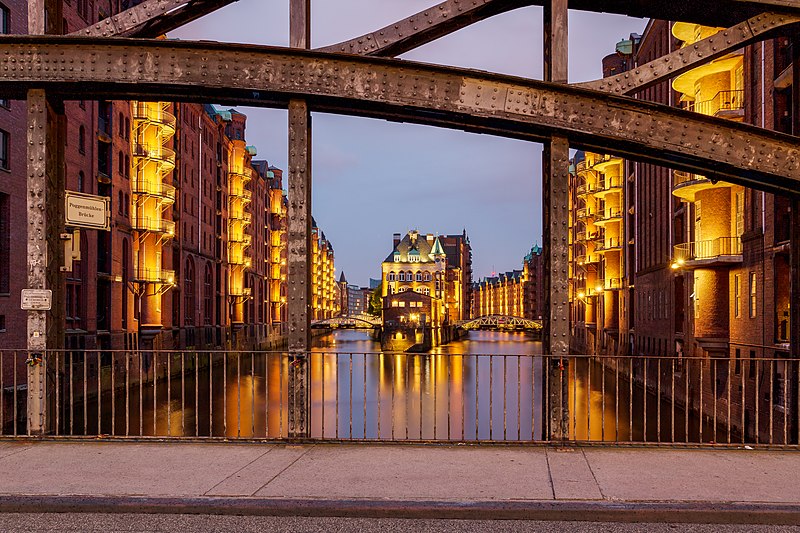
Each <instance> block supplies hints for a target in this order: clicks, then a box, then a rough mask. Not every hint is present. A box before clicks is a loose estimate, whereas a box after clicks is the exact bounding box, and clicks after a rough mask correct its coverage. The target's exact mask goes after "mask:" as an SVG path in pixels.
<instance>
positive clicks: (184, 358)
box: [181, 351, 186, 437]
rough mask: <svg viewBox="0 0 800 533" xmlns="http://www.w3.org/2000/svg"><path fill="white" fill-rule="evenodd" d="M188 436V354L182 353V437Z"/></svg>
mask: <svg viewBox="0 0 800 533" xmlns="http://www.w3.org/2000/svg"><path fill="white" fill-rule="evenodd" d="M185 435H186V352H183V351H181V437H183V436H185Z"/></svg>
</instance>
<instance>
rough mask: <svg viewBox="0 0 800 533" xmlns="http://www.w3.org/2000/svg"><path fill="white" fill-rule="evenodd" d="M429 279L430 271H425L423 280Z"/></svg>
mask: <svg viewBox="0 0 800 533" xmlns="http://www.w3.org/2000/svg"><path fill="white" fill-rule="evenodd" d="M430 280H431V273H430V272H425V274H424V275H423V281H430Z"/></svg>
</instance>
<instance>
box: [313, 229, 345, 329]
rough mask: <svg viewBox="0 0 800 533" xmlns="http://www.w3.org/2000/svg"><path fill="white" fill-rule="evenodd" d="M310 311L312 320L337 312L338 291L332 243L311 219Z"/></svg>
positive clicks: (327, 316)
mask: <svg viewBox="0 0 800 533" xmlns="http://www.w3.org/2000/svg"><path fill="white" fill-rule="evenodd" d="M311 241H312V242H311V248H312V256H311V257H312V258H311V312H312V320H321V319H324V318H331V317H334V316H337V315H338V314H339V305H340V304H339V292H338V290H339V289H338V284H337V282H336V278H335V277H334V274H335V271H336V267H335V265H334V255H333V245H332V244H331V243H330V242H329V241H328V239H326V238H325V232H323V231H320V229H319V227H317V223H316V221H314V220H313V219H312V229H311Z"/></svg>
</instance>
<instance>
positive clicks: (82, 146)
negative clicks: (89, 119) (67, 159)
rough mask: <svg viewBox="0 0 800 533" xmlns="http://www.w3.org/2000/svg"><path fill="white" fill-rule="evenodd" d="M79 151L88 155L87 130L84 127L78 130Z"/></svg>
mask: <svg viewBox="0 0 800 533" xmlns="http://www.w3.org/2000/svg"><path fill="white" fill-rule="evenodd" d="M78 151H79V152H80V153H82V154H85V153H86V128H84V127H83V126H81V127H80V129H79V130H78Z"/></svg>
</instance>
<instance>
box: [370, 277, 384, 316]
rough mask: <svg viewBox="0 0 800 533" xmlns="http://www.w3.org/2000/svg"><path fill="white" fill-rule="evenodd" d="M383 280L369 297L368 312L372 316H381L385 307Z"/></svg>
mask: <svg viewBox="0 0 800 533" xmlns="http://www.w3.org/2000/svg"><path fill="white" fill-rule="evenodd" d="M382 294H383V282H381V284H380V285H378V286H377V287H375V290H373V291H372V295H371V296H370V297H369V305H368V306H367V313H369V314H370V315H372V316H381V312H382V309H383V297H382V296H381V295H382Z"/></svg>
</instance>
